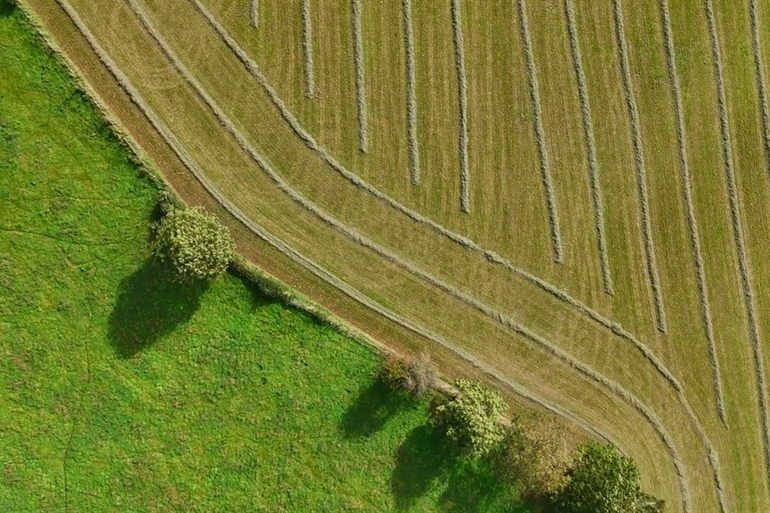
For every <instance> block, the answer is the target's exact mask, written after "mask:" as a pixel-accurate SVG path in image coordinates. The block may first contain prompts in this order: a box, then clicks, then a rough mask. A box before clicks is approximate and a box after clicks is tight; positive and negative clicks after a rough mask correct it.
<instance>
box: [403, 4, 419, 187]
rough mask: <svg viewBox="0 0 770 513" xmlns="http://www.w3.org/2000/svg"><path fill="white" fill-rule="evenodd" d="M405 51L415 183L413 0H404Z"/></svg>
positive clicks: (416, 178)
mask: <svg viewBox="0 0 770 513" xmlns="http://www.w3.org/2000/svg"><path fill="white" fill-rule="evenodd" d="M401 6H402V11H403V18H404V51H405V54H406V55H405V57H406V122H407V134H408V139H409V174H410V177H411V180H412V184H413V185H419V183H420V148H419V146H418V142H417V86H416V81H417V79H416V73H415V63H414V61H415V52H414V24H413V23H412V0H403V1H402V4H401Z"/></svg>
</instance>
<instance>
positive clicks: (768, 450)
mask: <svg viewBox="0 0 770 513" xmlns="http://www.w3.org/2000/svg"><path fill="white" fill-rule="evenodd" d="M703 6H704V8H705V13H706V21H707V22H708V30H709V40H710V42H711V55H712V61H713V65H714V79H715V81H716V89H717V103H718V106H719V126H720V130H721V133H722V160H723V161H724V168H725V177H726V180H727V195H728V199H729V202H730V217H731V220H732V226H733V237H734V239H735V251H736V253H737V255H738V268H739V271H740V275H741V283H742V288H743V298H744V301H745V303H746V315H747V317H748V320H749V336H750V338H751V349H752V352H753V355H754V363H755V365H756V380H757V392H758V397H759V410H760V412H761V415H762V435H763V437H762V442H763V444H764V449H765V472H766V474H767V475H766V478H767V479H768V481H770V419H769V418H768V409H767V382H766V380H765V364H764V359H763V356H762V347H761V342H760V340H761V338H760V334H759V321H758V317H757V311H756V305H755V300H754V290H753V289H752V286H751V276H750V271H749V262H748V257H747V256H746V246H745V243H744V238H743V225H742V224H741V213H740V206H739V204H738V190H737V185H736V181H735V170H734V169H733V154H732V152H733V150H732V142H731V140H730V125H729V122H728V116H727V99H726V96H725V83H724V75H723V73H722V57H721V50H720V48H719V38H718V36H717V27H716V19H715V17H714V9H713V7H712V5H711V0H704V2H703Z"/></svg>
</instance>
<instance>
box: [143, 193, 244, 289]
mask: <svg viewBox="0 0 770 513" xmlns="http://www.w3.org/2000/svg"><path fill="white" fill-rule="evenodd" d="M153 252H154V254H155V255H156V257H157V258H159V259H160V260H162V261H164V262H168V263H170V264H171V266H172V267H173V268H174V270H175V271H176V274H177V277H178V279H180V280H183V281H186V280H195V279H200V280H208V279H212V278H215V277H217V276H219V275H220V274H222V273H223V272H224V271H225V270H226V269H227V266H228V264H229V263H230V261H231V260H232V259H233V255H234V245H233V241H232V238H231V237H230V232H229V230H228V229H227V228H226V227H225V226H223V225H222V224H220V222H219V220H217V218H216V217H214V216H213V215H212V214H209V213H207V212H206V211H204V210H203V209H202V208H199V207H196V208H188V209H184V210H180V209H172V210H171V211H170V212H168V214H167V215H166V216H164V217H163V219H161V221H160V222H159V223H158V224H157V225H156V239H155V245H154V248H153Z"/></svg>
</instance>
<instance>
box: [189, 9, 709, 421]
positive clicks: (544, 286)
mask: <svg viewBox="0 0 770 513" xmlns="http://www.w3.org/2000/svg"><path fill="white" fill-rule="evenodd" d="M191 1H192V3H193V5H194V6H195V7H196V8H197V9H198V11H199V12H200V13H201V14H202V15H203V17H204V18H205V19H206V20H207V22H208V23H209V25H210V26H211V28H212V29H214V30H215V31H216V32H217V33H218V34H219V36H220V37H221V38H222V40H223V42H224V43H225V44H226V45H227V46H228V47H229V48H230V49H231V50H232V51H233V53H234V54H235V55H236V56H237V57H238V59H239V60H240V61H241V63H242V64H243V65H244V67H245V68H246V70H247V71H248V72H249V73H250V74H251V75H252V76H253V77H254V78H255V79H256V80H257V82H258V83H259V84H260V85H261V86H262V87H263V88H264V90H265V91H266V93H267V94H268V96H269V98H270V100H271V102H272V103H273V105H274V106H275V107H276V109H278V111H279V112H280V113H281V116H282V117H283V118H284V120H285V121H286V122H287V124H288V125H289V126H290V127H291V128H292V130H293V131H294V133H295V135H297V137H299V138H300V140H302V141H303V142H304V143H305V145H306V146H307V147H308V148H309V149H311V150H312V151H314V152H315V153H317V154H318V155H319V156H320V157H321V158H322V159H323V160H324V161H325V162H326V163H327V164H328V165H329V166H330V167H331V168H332V169H334V170H335V171H337V172H338V173H340V175H342V176H343V177H344V178H345V179H347V180H348V181H349V182H350V183H351V184H353V185H355V186H356V187H358V188H360V189H361V190H363V191H365V192H367V193H369V194H371V195H372V196H374V197H376V198H377V199H379V200H381V201H383V202H384V203H385V204H386V205H388V206H389V207H391V208H393V209H395V210H397V211H399V212H401V213H402V214H404V215H406V216H407V217H408V218H410V219H412V220H413V221H415V222H417V223H419V224H422V225H425V226H427V227H429V228H431V229H432V230H434V231H435V232H436V233H438V234H440V235H442V236H444V237H446V238H447V239H449V240H451V241H452V242H454V243H456V244H458V245H460V246H461V247H463V248H465V249H467V250H469V251H473V252H476V253H478V254H480V255H482V256H484V258H486V259H487V260H488V261H489V262H490V263H492V264H495V265H500V266H501V267H503V268H504V269H506V270H507V271H509V272H512V273H513V274H515V275H517V276H520V277H521V278H523V279H524V280H526V281H527V282H529V283H531V284H532V285H534V286H536V287H538V288H539V289H541V290H543V291H544V292H546V293H548V294H549V295H551V296H553V297H555V298H556V299H558V300H559V301H562V302H564V303H566V304H568V305H569V306H571V307H573V308H575V309H576V310H577V311H578V312H580V313H581V314H583V315H585V316H586V317H588V318H590V319H591V320H593V321H594V322H596V323H598V324H600V325H601V326H603V327H604V328H606V329H608V330H610V331H611V332H613V333H614V334H615V335H617V336H619V337H621V338H622V339H624V340H626V341H628V342H629V343H631V344H632V345H633V346H634V347H635V348H636V349H637V350H638V351H639V352H640V353H641V354H642V356H643V357H644V358H645V359H647V360H648V361H649V362H650V364H651V365H652V366H653V367H654V368H655V369H656V370H657V372H658V373H660V374H661V375H662V376H663V377H664V378H665V379H666V381H668V382H669V383H670V384H671V386H672V387H673V388H674V389H675V390H676V391H677V392H678V393H680V394H681V393H682V392H683V389H682V386H681V384H680V383H679V381H678V380H677V379H676V378H675V377H674V376H673V375H672V374H671V372H670V371H669V370H668V369H667V368H666V366H665V364H664V363H663V362H662V361H661V360H660V359H659V358H658V357H657V356H655V354H654V353H653V352H652V351H651V350H650V349H649V348H648V347H647V346H646V345H645V344H643V343H642V342H641V341H639V339H637V338H636V337H635V336H634V335H633V334H632V333H630V332H629V331H627V330H626V329H625V328H623V326H622V325H621V324H620V323H617V322H614V321H612V320H610V319H608V318H607V317H605V316H604V315H602V314H601V313H599V312H598V311H596V310H594V309H593V308H591V307H590V306H588V305H586V304H585V303H583V302H582V301H580V300H578V299H576V298H574V297H572V296H570V295H569V294H568V293H567V292H565V291H563V290H561V289H559V288H558V287H556V286H554V285H553V284H551V283H549V282H547V281H545V280H543V279H542V278H540V277H538V276H535V275H534V274H532V273H530V272H528V271H526V270H524V269H522V268H520V267H517V266H515V265H513V263H511V262H510V261H509V260H507V259H505V258H503V257H502V256H500V255H499V254H497V253H496V252H494V251H491V250H487V249H484V248H483V247H481V246H479V245H478V244H477V243H476V242H474V241H473V240H471V239H469V238H467V237H465V236H463V235H461V234H458V233H456V232H453V231H451V230H449V229H447V228H446V227H444V226H442V225H440V224H438V223H436V222H435V221H433V220H432V219H430V218H428V217H425V216H424V215H422V214H420V213H419V212H416V211H414V210H411V209H409V208H407V207H406V206H404V205H402V204H401V203H399V202H398V201H396V200H394V199H393V198H391V197H390V196H388V195H387V194H385V193H383V192H382V191H380V190H379V189H377V188H376V187H374V186H373V185H371V184H370V183H368V182H366V181H364V180H362V179H361V177H359V176H358V175H356V174H355V173H353V172H351V171H350V170H348V169H347V168H345V167H344V166H343V165H342V164H340V163H339V162H338V161H337V160H336V159H334V157H332V156H331V155H330V154H329V152H328V151H327V150H326V148H324V147H322V146H320V145H319V144H318V142H317V141H316V140H315V139H314V138H313V136H312V135H311V134H310V133H309V132H308V131H307V130H305V129H304V128H303V127H302V125H300V123H299V121H298V120H297V118H296V117H295V116H294V115H293V114H292V113H291V111H289V109H288V108H287V107H286V104H285V103H284V102H283V100H281V98H280V97H279V96H278V94H277V93H276V91H275V89H273V87H272V86H271V85H270V83H269V82H268V81H267V78H266V77H265V76H264V75H263V74H262V72H261V71H260V70H259V67H258V66H257V64H256V62H254V60H253V59H251V57H249V55H248V54H247V53H246V52H245V51H244V50H243V48H241V47H240V46H239V45H238V43H237V42H236V41H235V40H234V39H233V38H232V36H230V34H228V33H227V31H226V30H225V29H224V27H222V25H221V24H220V23H219V22H218V21H217V20H216V18H214V17H213V15H212V14H211V13H210V12H209V11H208V10H207V9H206V8H205V7H204V6H203V4H202V3H201V2H200V0H191ZM685 401H686V399H685ZM693 420H694V422H696V423H697V422H698V421H697V419H693Z"/></svg>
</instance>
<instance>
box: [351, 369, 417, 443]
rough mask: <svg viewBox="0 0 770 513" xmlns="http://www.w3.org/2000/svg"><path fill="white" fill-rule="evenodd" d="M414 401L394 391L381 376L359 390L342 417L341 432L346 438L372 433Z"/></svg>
mask: <svg viewBox="0 0 770 513" xmlns="http://www.w3.org/2000/svg"><path fill="white" fill-rule="evenodd" d="M416 404H417V403H416V401H414V400H412V399H411V398H409V397H406V396H403V395H401V394H396V393H394V392H393V391H392V390H391V389H390V388H389V387H388V385H387V384H386V383H385V381H384V380H383V379H382V377H381V376H377V378H376V379H375V380H374V381H372V382H371V383H370V384H369V386H368V387H366V388H365V389H364V390H362V391H361V393H360V394H359V395H358V397H356V399H355V401H354V403H353V404H352V405H351V406H350V408H348V411H347V412H345V416H344V417H343V418H342V425H341V428H342V432H343V434H344V435H345V437H346V438H360V437H366V436H370V435H373V434H374V433H376V432H377V431H379V430H380V429H382V427H383V426H384V425H385V423H386V422H387V421H388V419H390V418H391V417H392V416H393V415H395V414H396V413H398V412H399V411H400V410H404V409H407V408H412V407H415V406H416Z"/></svg>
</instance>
